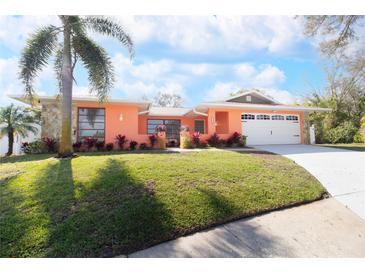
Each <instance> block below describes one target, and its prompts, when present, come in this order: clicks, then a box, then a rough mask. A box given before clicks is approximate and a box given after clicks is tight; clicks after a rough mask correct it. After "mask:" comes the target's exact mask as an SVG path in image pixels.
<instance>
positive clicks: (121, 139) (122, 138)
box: [115, 134, 128, 150]
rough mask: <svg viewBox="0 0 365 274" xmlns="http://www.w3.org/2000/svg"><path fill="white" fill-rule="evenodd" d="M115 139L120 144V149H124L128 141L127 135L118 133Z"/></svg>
mask: <svg viewBox="0 0 365 274" xmlns="http://www.w3.org/2000/svg"><path fill="white" fill-rule="evenodd" d="M115 140H116V143H117V144H118V146H119V148H120V150H123V148H124V145H125V144H126V143H127V141H128V140H127V138H126V137H125V135H122V134H118V135H117V136H115Z"/></svg>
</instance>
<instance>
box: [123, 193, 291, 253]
mask: <svg viewBox="0 0 365 274" xmlns="http://www.w3.org/2000/svg"><path fill="white" fill-rule="evenodd" d="M198 190H199V192H200V193H201V194H202V195H204V196H205V198H206V199H207V201H208V202H209V204H210V206H211V208H212V209H213V212H214V216H212V217H215V218H216V221H215V222H213V223H212V224H210V225H209V226H210V228H207V229H204V230H201V231H199V230H200V229H197V230H198V232H196V233H195V234H192V235H187V236H184V237H181V238H178V239H176V240H172V241H168V242H165V243H162V244H159V245H156V246H153V247H151V248H149V249H146V250H142V251H138V252H135V253H133V254H130V256H129V257H132V258H174V257H182V258H190V257H194V258H242V257H247V258H258V257H295V252H294V251H293V250H292V248H291V247H289V246H287V245H286V244H284V243H283V241H282V240H281V239H280V238H279V237H277V236H275V235H273V234H272V233H270V231H268V230H267V229H264V228H262V227H261V226H260V225H259V224H258V223H256V222H255V221H254V220H255V218H254V217H248V218H242V216H240V214H239V210H238V209H237V208H236V206H235V205H233V204H232V203H231V202H229V201H228V200H227V199H225V198H224V197H223V196H222V195H220V194H219V193H217V192H216V191H214V190H212V189H205V188H204V189H203V188H198ZM224 216H230V217H229V218H226V219H224Z"/></svg>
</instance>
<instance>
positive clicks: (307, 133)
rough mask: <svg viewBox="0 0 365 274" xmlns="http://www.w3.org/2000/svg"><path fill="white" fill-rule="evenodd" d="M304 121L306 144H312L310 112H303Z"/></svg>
mask: <svg viewBox="0 0 365 274" xmlns="http://www.w3.org/2000/svg"><path fill="white" fill-rule="evenodd" d="M302 123H303V135H304V144H307V145H309V144H310V133H309V128H310V124H309V113H308V112H303V115H302Z"/></svg>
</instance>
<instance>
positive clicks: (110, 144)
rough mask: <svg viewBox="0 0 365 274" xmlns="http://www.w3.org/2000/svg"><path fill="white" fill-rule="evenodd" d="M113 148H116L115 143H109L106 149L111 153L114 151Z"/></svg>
mask: <svg viewBox="0 0 365 274" xmlns="http://www.w3.org/2000/svg"><path fill="white" fill-rule="evenodd" d="M113 148H114V144H113V143H107V144H106V145H105V149H106V150H107V151H111V150H113Z"/></svg>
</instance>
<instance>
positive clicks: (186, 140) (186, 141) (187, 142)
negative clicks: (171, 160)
mask: <svg viewBox="0 0 365 274" xmlns="http://www.w3.org/2000/svg"><path fill="white" fill-rule="evenodd" d="M180 142H181V148H193V143H192V141H191V139H190V137H189V136H182V137H181V140H180Z"/></svg>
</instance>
